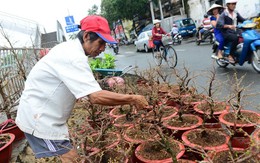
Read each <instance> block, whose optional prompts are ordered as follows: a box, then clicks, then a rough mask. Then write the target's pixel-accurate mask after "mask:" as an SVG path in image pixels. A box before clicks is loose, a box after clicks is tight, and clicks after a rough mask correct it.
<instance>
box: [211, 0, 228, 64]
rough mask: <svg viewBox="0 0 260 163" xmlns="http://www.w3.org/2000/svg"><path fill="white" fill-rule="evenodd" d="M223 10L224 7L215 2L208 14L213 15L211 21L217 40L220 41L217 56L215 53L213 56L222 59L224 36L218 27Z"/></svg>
mask: <svg viewBox="0 0 260 163" xmlns="http://www.w3.org/2000/svg"><path fill="white" fill-rule="evenodd" d="M222 10H223V7H222V6H221V5H218V4H213V5H212V6H211V7H210V8H209V9H208V11H207V14H208V15H211V17H210V22H211V25H212V26H213V27H214V35H215V38H216V40H217V41H218V43H219V45H218V54H217V56H216V55H215V54H213V55H212V56H211V57H212V58H214V59H222V58H223V55H222V53H223V50H224V38H223V36H222V33H221V31H220V30H219V29H218V28H216V25H217V21H218V18H219V15H220V13H221V12H222Z"/></svg>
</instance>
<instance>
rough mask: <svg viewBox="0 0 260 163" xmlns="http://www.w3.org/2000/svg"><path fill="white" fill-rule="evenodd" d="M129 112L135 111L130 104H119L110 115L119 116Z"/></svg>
mask: <svg viewBox="0 0 260 163" xmlns="http://www.w3.org/2000/svg"><path fill="white" fill-rule="evenodd" d="M127 113H133V109H132V107H131V106H130V105H122V106H117V107H115V108H114V109H112V110H111V111H110V112H109V115H110V116H111V117H113V118H117V117H121V116H122V115H126V114H127Z"/></svg>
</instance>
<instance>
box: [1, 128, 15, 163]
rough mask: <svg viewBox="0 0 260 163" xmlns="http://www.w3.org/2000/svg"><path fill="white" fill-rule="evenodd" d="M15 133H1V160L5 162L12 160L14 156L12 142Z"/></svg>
mask: <svg viewBox="0 0 260 163" xmlns="http://www.w3.org/2000/svg"><path fill="white" fill-rule="evenodd" d="M14 139H15V135H14V134H12V133H4V134H0V160H1V162H3V163H7V162H9V161H10V159H11V156H12V144H13V142H14ZM7 140H8V141H7Z"/></svg>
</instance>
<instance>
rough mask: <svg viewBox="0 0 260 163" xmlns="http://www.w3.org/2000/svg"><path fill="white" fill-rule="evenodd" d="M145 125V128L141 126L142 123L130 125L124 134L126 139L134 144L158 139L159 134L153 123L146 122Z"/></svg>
mask: <svg viewBox="0 0 260 163" xmlns="http://www.w3.org/2000/svg"><path fill="white" fill-rule="evenodd" d="M143 125H144V126H143V128H141V127H140V124H137V125H134V126H130V127H128V128H127V129H126V130H125V132H124V134H123V137H124V139H125V140H126V141H128V142H130V143H132V144H140V143H143V142H145V141H153V140H155V139H158V136H159V135H158V133H157V131H156V129H155V128H154V127H153V125H152V124H149V123H147V124H146V123H144V124H143ZM136 132H138V134H137V133H136ZM130 134H131V135H135V137H132V136H131V135H130Z"/></svg>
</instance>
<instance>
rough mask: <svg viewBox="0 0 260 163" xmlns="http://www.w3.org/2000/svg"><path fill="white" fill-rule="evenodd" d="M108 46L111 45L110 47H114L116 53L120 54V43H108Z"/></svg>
mask: <svg viewBox="0 0 260 163" xmlns="http://www.w3.org/2000/svg"><path fill="white" fill-rule="evenodd" d="M108 47H109V48H113V51H114V53H115V54H118V53H119V47H118V44H108Z"/></svg>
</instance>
